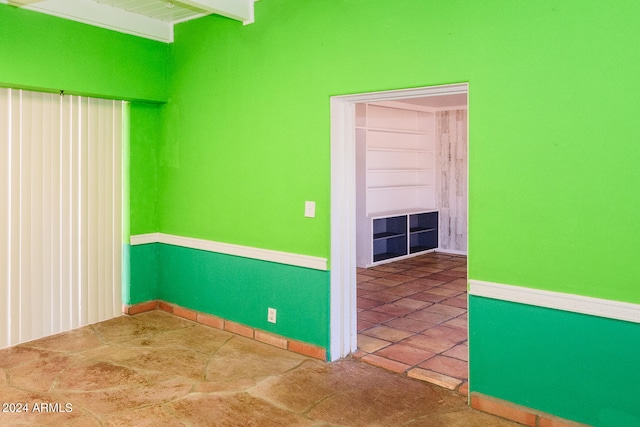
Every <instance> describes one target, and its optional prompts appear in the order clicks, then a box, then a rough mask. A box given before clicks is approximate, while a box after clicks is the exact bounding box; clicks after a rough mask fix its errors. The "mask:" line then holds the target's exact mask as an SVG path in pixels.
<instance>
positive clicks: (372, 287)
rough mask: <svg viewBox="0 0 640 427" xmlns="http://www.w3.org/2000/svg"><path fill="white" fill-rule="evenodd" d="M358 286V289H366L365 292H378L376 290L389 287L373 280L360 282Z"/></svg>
mask: <svg viewBox="0 0 640 427" xmlns="http://www.w3.org/2000/svg"><path fill="white" fill-rule="evenodd" d="M357 286H358V289H357V290H359V291H364V292H376V291H382V290H384V289H387V287H386V286H385V285H381V284H379V283H372V282H364V283H359V284H358V285H357Z"/></svg>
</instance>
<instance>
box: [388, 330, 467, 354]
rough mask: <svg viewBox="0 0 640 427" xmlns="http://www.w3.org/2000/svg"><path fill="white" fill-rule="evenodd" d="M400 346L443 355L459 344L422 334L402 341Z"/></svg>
mask: <svg viewBox="0 0 640 427" xmlns="http://www.w3.org/2000/svg"><path fill="white" fill-rule="evenodd" d="M400 344H405V345H409V346H412V347H417V348H421V349H423V350H427V351H430V352H433V353H442V352H445V351H447V350H449V349H451V348H453V347H454V346H455V345H456V344H457V343H456V342H455V341H449V340H447V339H444V338H439V339H436V338H431V337H426V336H424V335H422V334H420V335H413V336H411V337H409V338H407V339H404V340H402V341H400Z"/></svg>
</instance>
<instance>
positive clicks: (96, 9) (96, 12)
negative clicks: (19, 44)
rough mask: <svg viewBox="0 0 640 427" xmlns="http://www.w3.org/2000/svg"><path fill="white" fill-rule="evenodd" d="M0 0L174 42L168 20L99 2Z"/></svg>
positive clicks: (112, 28)
mask: <svg viewBox="0 0 640 427" xmlns="http://www.w3.org/2000/svg"><path fill="white" fill-rule="evenodd" d="M0 2H1V3H8V4H10V5H13V6H20V7H21V8H23V9H27V10H32V11H34V12H40V13H45V14H47V15H53V16H57V17H60V18H65V19H70V20H73V21H78V22H82V23H85V24H89V25H93V26H96V27H101V28H106V29H109V30H114V31H119V32H122V33H126V34H132V35H134V36H139V37H145V38H148V39H152V40H158V41H162V42H165V43H171V42H173V25H172V24H171V23H169V22H163V21H160V20H157V19H152V18H149V17H146V16H142V15H138V14H136V13H131V12H127V11H126V10H123V9H118V8H115V7H111V6H108V5H105V4H102V3H96V2H93V1H84V0H42V1H33V0H10V1H2V0H0Z"/></svg>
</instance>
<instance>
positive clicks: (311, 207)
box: [304, 201, 316, 218]
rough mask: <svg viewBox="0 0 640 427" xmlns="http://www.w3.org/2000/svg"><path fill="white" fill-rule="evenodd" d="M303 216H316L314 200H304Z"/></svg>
mask: <svg viewBox="0 0 640 427" xmlns="http://www.w3.org/2000/svg"><path fill="white" fill-rule="evenodd" d="M304 216H306V217H308V218H315V217H316V202H309V201H307V202H304Z"/></svg>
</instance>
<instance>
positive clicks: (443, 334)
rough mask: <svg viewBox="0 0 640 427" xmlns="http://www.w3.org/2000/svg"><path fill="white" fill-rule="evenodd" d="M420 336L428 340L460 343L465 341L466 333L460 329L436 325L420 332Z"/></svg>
mask: <svg viewBox="0 0 640 427" xmlns="http://www.w3.org/2000/svg"><path fill="white" fill-rule="evenodd" d="M421 335H424V336H426V337H429V338H434V339H441V338H444V339H446V340H448V341H453V342H456V343H460V342H463V341H466V340H467V331H466V330H464V329H460V328H451V327H449V326H446V325H438V326H434V327H432V328H429V329H427V330H425V331H422V333H421Z"/></svg>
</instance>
